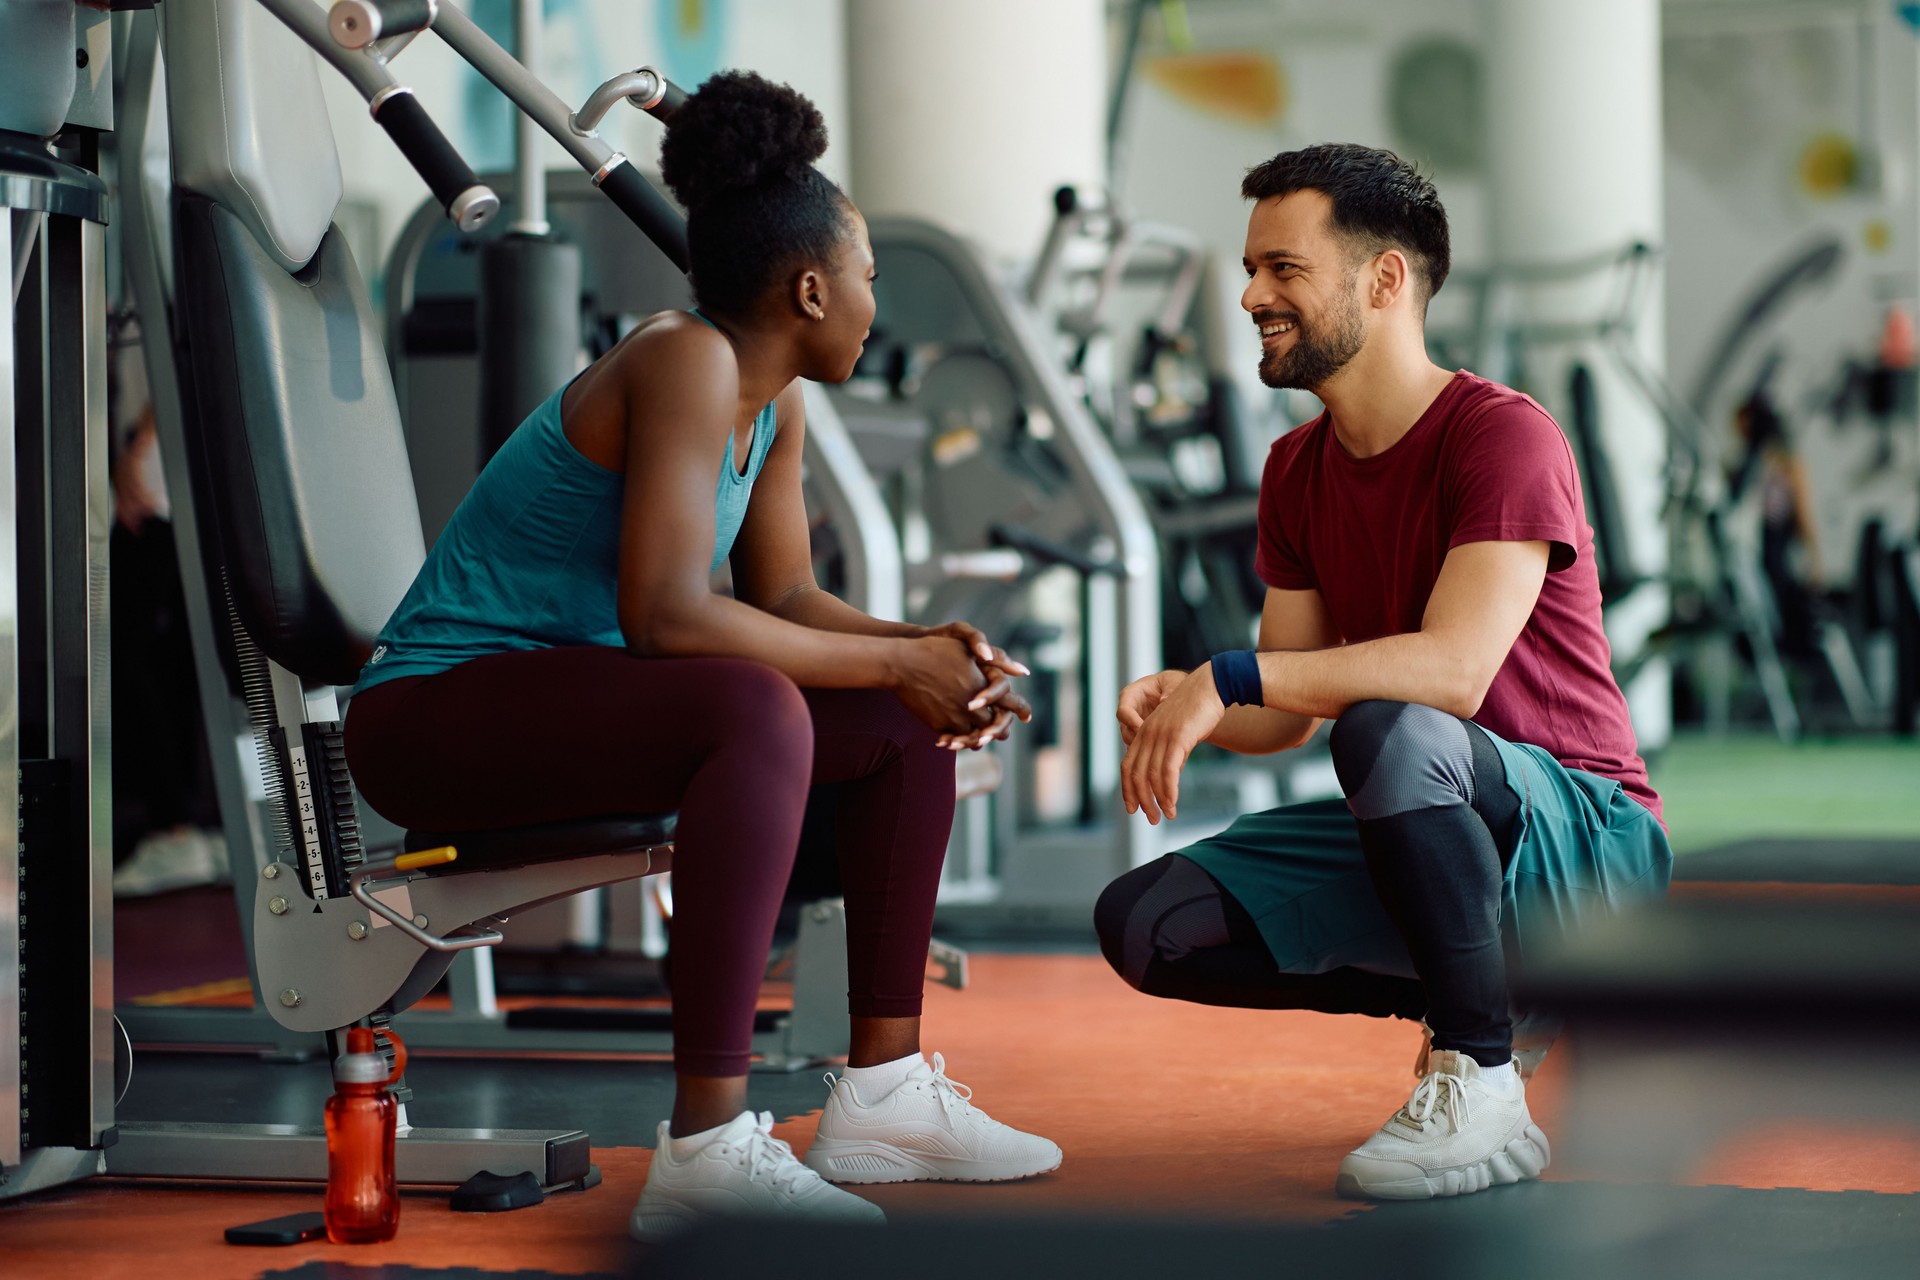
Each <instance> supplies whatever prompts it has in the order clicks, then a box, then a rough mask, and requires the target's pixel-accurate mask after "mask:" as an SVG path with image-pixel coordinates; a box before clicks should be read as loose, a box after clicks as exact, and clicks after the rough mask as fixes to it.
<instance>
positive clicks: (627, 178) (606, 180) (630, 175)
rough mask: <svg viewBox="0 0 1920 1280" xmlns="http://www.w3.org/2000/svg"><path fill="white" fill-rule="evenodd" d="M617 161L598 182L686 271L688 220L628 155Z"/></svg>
mask: <svg viewBox="0 0 1920 1280" xmlns="http://www.w3.org/2000/svg"><path fill="white" fill-rule="evenodd" d="M681 96H682V97H683V98H684V97H685V95H684V94H683V95H681ZM614 160H615V161H616V162H617V163H615V164H614V165H613V167H612V168H610V169H607V170H605V171H603V172H602V173H599V174H596V175H595V177H594V183H595V185H596V186H598V187H599V188H600V190H601V191H603V192H605V193H606V197H607V199H609V200H611V201H613V203H614V204H615V205H616V206H618V207H619V209H620V212H622V213H624V214H626V215H627V218H628V220H629V221H631V222H632V223H633V225H634V226H636V227H638V228H640V230H641V231H642V232H644V233H645V234H646V237H647V239H649V240H651V241H653V242H654V244H656V245H658V246H659V247H660V252H662V253H664V254H666V255H667V257H668V259H669V260H671V261H672V263H673V265H674V266H676V267H678V268H680V270H682V271H686V270H687V269H688V266H687V220H686V219H685V218H683V217H681V216H680V214H679V212H678V211H677V210H675V209H674V207H673V206H672V205H671V204H668V203H667V198H666V197H665V196H663V195H661V194H660V193H659V192H658V191H656V190H654V188H653V184H652V183H651V182H648V181H647V180H646V179H645V178H644V177H642V176H641V175H640V171H639V170H638V169H636V168H634V167H633V164H632V162H631V161H629V160H628V159H627V158H626V157H625V156H615V157H614Z"/></svg>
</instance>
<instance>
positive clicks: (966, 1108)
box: [921, 1053, 986, 1120]
mask: <svg viewBox="0 0 1920 1280" xmlns="http://www.w3.org/2000/svg"><path fill="white" fill-rule="evenodd" d="M921 1087H922V1088H924V1089H929V1090H931V1091H932V1092H933V1096H934V1097H936V1098H938V1099H939V1100H940V1109H941V1110H942V1111H944V1112H945V1113H946V1116H947V1119H949V1120H958V1119H960V1118H962V1117H964V1116H967V1115H979V1116H980V1118H981V1119H985V1118H986V1117H985V1116H984V1115H981V1113H979V1112H976V1111H975V1110H974V1108H973V1103H972V1101H971V1099H972V1097H973V1090H972V1089H970V1088H969V1087H967V1086H966V1085H964V1084H961V1083H960V1082H959V1081H958V1080H955V1079H953V1078H952V1077H950V1076H948V1075H947V1060H946V1059H945V1058H944V1057H942V1056H941V1055H940V1054H937V1053H936V1054H934V1055H933V1075H932V1076H931V1077H930V1078H929V1079H927V1080H924V1081H922V1082H921Z"/></svg>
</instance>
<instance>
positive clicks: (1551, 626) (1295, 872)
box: [1096, 145, 1672, 1199]
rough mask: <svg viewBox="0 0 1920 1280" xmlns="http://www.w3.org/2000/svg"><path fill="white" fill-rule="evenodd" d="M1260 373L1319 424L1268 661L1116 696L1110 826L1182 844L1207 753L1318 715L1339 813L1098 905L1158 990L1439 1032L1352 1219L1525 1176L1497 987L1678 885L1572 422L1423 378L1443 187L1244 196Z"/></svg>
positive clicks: (1392, 184) (1288, 440) (1517, 1094)
mask: <svg viewBox="0 0 1920 1280" xmlns="http://www.w3.org/2000/svg"><path fill="white" fill-rule="evenodd" d="M1241 193H1242V194H1243V195H1244V196H1246V197H1247V198H1248V199H1250V200H1252V201H1254V202H1255V203H1254V206H1253V212H1252V214H1251V217H1250V218H1249V221H1248V226H1247V245H1246V260H1245V264H1244V265H1245V267H1246V271H1247V276H1248V283H1247V289H1246V293H1245V295H1244V296H1243V297H1242V299H1241V305H1242V306H1243V307H1245V309H1246V310H1247V312H1248V313H1249V314H1250V315H1251V317H1252V319H1253V322H1254V324H1256V325H1258V326H1259V328H1260V335H1261V360H1260V376H1261V379H1262V381H1264V382H1265V383H1266V384H1267V385H1268V386H1272V387H1302V388H1305V389H1306V390H1309V391H1311V392H1313V393H1314V394H1315V395H1317V396H1318V397H1319V398H1320V399H1321V401H1322V402H1323V403H1324V404H1325V405H1326V412H1325V413H1324V414H1322V415H1321V416H1320V417H1319V418H1318V419H1316V420H1315V421H1313V422H1310V423H1308V424H1307V425H1306V426H1303V427H1301V428H1299V429H1297V430H1295V431H1293V432H1291V433H1289V434H1288V435H1286V436H1284V437H1282V438H1281V439H1280V440H1279V441H1278V442H1277V443H1276V444H1275V445H1274V447H1273V451H1272V453H1271V455H1270V457H1269V458H1268V461H1267V466H1266V472H1265V474H1264V476H1263V477H1262V479H1261V485H1260V516H1259V547H1258V553H1257V558H1256V560H1255V567H1256V568H1257V570H1258V571H1259V573H1260V576H1261V578H1262V579H1263V580H1264V581H1265V582H1266V583H1267V585H1268V588H1269V590H1268V592H1267V599H1266V604H1265V608H1264V610H1263V612H1262V614H1261V620H1260V638H1259V649H1258V651H1257V652H1255V651H1247V650H1242V651H1237V652H1231V653H1223V654H1217V655H1215V657H1214V658H1213V660H1212V661H1211V662H1209V663H1207V664H1206V665H1204V666H1202V667H1201V668H1200V669H1199V670H1197V671H1194V672H1191V673H1185V672H1179V671H1163V672H1160V673H1159V674H1157V675H1150V676H1147V677H1145V678H1144V679H1141V680H1137V681H1135V682H1134V683H1133V684H1131V685H1129V686H1128V687H1127V688H1126V690H1125V691H1124V692H1123V693H1122V694H1121V698H1120V707H1119V712H1118V717H1119V721H1120V727H1121V733H1122V736H1123V737H1124V738H1125V740H1126V742H1127V745H1128V751H1127V758H1126V763H1125V765H1124V768H1123V771H1122V790H1123V796H1124V799H1125V801H1126V805H1127V811H1128V812H1129V813H1141V814H1144V815H1145V816H1146V818H1147V820H1148V821H1149V822H1156V823H1157V822H1158V821H1159V820H1160V819H1161V818H1162V817H1166V818H1172V817H1174V816H1175V815H1176V814H1177V812H1178V807H1179V802H1180V770H1181V768H1182V766H1183V765H1184V764H1185V762H1186V759H1187V756H1188V755H1189V754H1190V753H1191V752H1192V751H1193V749H1194V747H1195V746H1197V745H1198V744H1199V743H1201V742H1212V743H1214V744H1216V745H1218V746H1221V747H1225V748H1226V749H1228V750H1231V751H1238V752H1244V753H1248V754H1261V753H1267V752H1274V751H1282V750H1285V749H1287V748H1289V747H1294V746H1298V745H1299V744H1300V743H1302V742H1305V741H1306V740H1307V738H1308V737H1309V736H1310V735H1311V734H1312V733H1313V732H1314V730H1315V728H1316V727H1317V726H1318V725H1319V723H1320V722H1321V720H1323V719H1327V720H1332V721H1334V727H1333V731H1332V736H1331V746H1332V752H1333V760H1334V766H1335V769H1336V771H1337V773H1338V776H1339V779H1340V785H1341V789H1342V790H1343V791H1344V792H1345V799H1344V800H1334V801H1322V802H1316V803H1309V804H1300V805H1291V806H1288V807H1285V808H1281V809H1275V810H1272V811H1271V812H1267V813H1259V814H1248V815H1245V816H1243V817H1241V818H1240V819H1239V820H1238V821H1237V822H1235V823H1234V825H1233V826H1232V827H1231V828H1229V829H1228V830H1227V831H1226V832H1225V833H1223V834H1222V835H1220V836H1218V837H1215V838H1214V839H1211V840H1206V841H1202V842H1201V843H1199V844H1196V845H1193V846H1190V847H1188V848H1186V849H1183V850H1181V851H1180V852H1178V853H1174V854H1170V855H1168V856H1167V857H1164V858H1162V859H1160V860H1159V861H1157V862H1153V863H1149V864H1148V865H1146V866H1143V867H1140V868H1138V869H1136V870H1134V871H1132V872H1129V873H1128V874H1126V875H1124V876H1122V877H1121V878H1120V879H1118V880H1116V881H1114V882H1113V883H1112V884H1111V885H1109V886H1108V887H1107V889H1106V891H1105V892H1104V893H1103V894H1102V895H1101V898H1100V902H1099V905H1098V907H1097V908H1096V924H1097V926H1098V928H1099V931H1100V937H1101V944H1102V949H1103V950H1104V951H1105V953H1106V956H1107V959H1108V960H1109V962H1111V963H1112V965H1113V966H1114V968H1115V969H1116V970H1117V971H1118V972H1119V973H1120V974H1121V976H1122V977H1124V978H1125V979H1126V980H1127V981H1128V982H1129V983H1130V984H1132V985H1133V986H1135V987H1137V988H1139V989H1140V990H1141V991H1145V992H1147V993H1149V994H1152V995H1158V996H1165V997H1169V998H1173V999H1180V1000H1193V1001H1197V1002H1200V1003H1203V1004H1216V1005H1234V1006H1241V1007H1247V1008H1260V1009H1316V1010H1320V1011H1322V1012H1328V1013H1366V1014H1371V1015H1374V1016H1377V1017H1386V1016H1399V1017H1403V1018H1408V1019H1424V1021H1425V1024H1426V1027H1427V1029H1428V1034H1429V1037H1430V1043H1429V1045H1428V1046H1426V1047H1423V1049H1422V1051H1421V1055H1420V1060H1419V1062H1418V1064H1417V1065H1416V1068H1415V1070H1416V1074H1417V1075H1418V1076H1419V1078H1420V1083H1419V1084H1418V1085H1417V1086H1416V1087H1415V1089H1414V1091H1413V1094H1412V1097H1411V1098H1410V1099H1409V1100H1408V1102H1407V1104H1406V1106H1405V1107H1403V1108H1401V1110H1400V1111H1398V1112H1397V1113H1396V1114H1395V1115H1394V1116H1393V1117H1391V1118H1390V1119H1389V1120H1388V1121H1387V1122H1386V1124H1385V1125H1383V1126H1382V1127H1381V1129H1380V1130H1379V1131H1378V1132H1377V1133H1375V1134H1374V1136H1373V1137H1371V1138H1369V1139H1368V1140H1367V1141H1366V1142H1365V1143H1364V1144H1362V1145H1361V1146H1360V1147H1359V1149H1357V1150H1356V1151H1354V1152H1353V1153H1352V1154H1350V1155H1348V1156H1347V1157H1346V1159H1345V1160H1344V1161H1342V1162H1341V1166H1340V1172H1339V1176H1338V1179H1337V1181H1336V1184H1335V1186H1336V1189H1337V1190H1338V1191H1339V1192H1340V1193H1341V1194H1343V1195H1350V1196H1360V1197H1369V1198H1381V1199H1418V1198H1424V1197H1428V1196H1436V1195H1456V1194H1460V1193H1462V1192H1469V1191H1478V1190H1481V1189H1483V1188H1485V1187H1487V1186H1490V1185H1492V1184H1494V1183H1510V1182H1517V1181H1519V1180H1521V1179H1523V1178H1531V1177H1535V1176H1537V1175H1538V1174H1539V1173H1540V1171H1541V1170H1542V1169H1543V1168H1544V1167H1545V1166H1546V1164H1547V1160H1548V1156H1549V1152H1548V1146H1547V1140H1546V1137H1545V1135H1543V1134H1542V1133H1541V1132H1540V1130H1539V1129H1538V1127H1536V1126H1535V1125H1534V1124H1533V1121H1532V1118H1531V1117H1530V1116H1529V1115H1528V1112H1527V1104H1526V1095H1525V1085H1524V1080H1523V1078H1522V1074H1521V1073H1522V1072H1523V1071H1526V1072H1529V1073H1530V1069H1531V1067H1532V1066H1534V1065H1537V1063H1538V1060H1539V1057H1540V1056H1542V1055H1543V1054H1544V1052H1545V1045H1546V1041H1547V1040H1548V1039H1550V1035H1548V1034H1547V1033H1545V1031H1544V1029H1543V1028H1539V1029H1536V1028H1534V1027H1532V1026H1531V1025H1530V1023H1531V1022H1532V1021H1533V1020H1529V1019H1524V1018H1523V1019H1522V1024H1521V1030H1522V1036H1521V1043H1520V1046H1519V1053H1520V1062H1519V1064H1518V1065H1519V1067H1520V1070H1519V1071H1517V1070H1516V1063H1515V1044H1514V1029H1513V1025H1512V1022H1511V1020H1510V1015H1509V1007H1508V997H1507V973H1508V966H1509V964H1510V962H1511V961H1512V960H1515V959H1520V958H1524V956H1525V955H1526V954H1527V952H1528V951H1529V950H1530V949H1531V948H1533V947H1535V946H1538V945H1539V944H1541V943H1542V942H1546V941H1551V940H1552V939H1554V938H1555V937H1558V936H1560V935H1561V934H1563V933H1565V932H1566V931H1568V930H1569V929H1572V928H1574V927H1577V926H1578V924H1579V923H1580V922H1581V921H1582V920H1584V919H1586V918H1589V917H1591V916H1593V915H1595V914H1600V913H1605V912H1607V911H1610V910H1613V909H1615V908H1616V907H1618V906H1619V905H1620V904H1622V903H1624V902H1626V901H1628V900H1631V899H1635V898H1641V897H1646V896H1652V895H1657V894H1660V893H1663V892H1664V891H1665V889H1666V884H1667V878H1668V871H1669V867H1670V864H1671V861H1672V855H1671V852H1670V851H1669V849H1668V846H1667V841H1666V835H1665V832H1664V830H1663V828H1662V826H1661V824H1660V821H1659V810H1660V800H1659V797H1658V796H1657V795H1655V794H1654V792H1653V790H1652V788H1651V787H1650V786H1649V785H1648V782H1647V770H1646V765H1645V764H1644V763H1643V762H1642V761H1641V759H1640V756H1639V753H1638V749H1637V747H1636V746H1635V743H1634V737H1633V730H1632V726H1631V724H1630V723H1629V721H1628V718H1627V707H1626V700H1625V699H1624V698H1623V697H1622V696H1621V694H1620V690H1619V687H1618V686H1617V685H1616V684H1615V683H1614V681H1613V677H1612V674H1611V672H1610V669H1609V665H1608V664H1609V653H1608V648H1607V641H1606V637H1605V634H1604V633H1603V631H1602V630H1601V622H1600V589H1599V582H1598V578H1597V575H1596V573H1595V568H1594V559H1593V541H1592V530H1591V529H1589V528H1588V527H1587V525H1586V521H1585V519H1584V515H1583V506H1582V500H1581V494H1580V481H1579V475H1578V472H1577V470H1576V468H1575V465H1574V460H1573V455H1572V452H1571V450H1570V449H1569V448H1568V446H1567V442H1566V440H1565V438H1564V437H1563V436H1562V435H1561V433H1560V431H1559V428H1558V427H1556V426H1555V424H1554V422H1553V420H1552V419H1551V418H1549V417H1548V416H1547V414H1546V412H1545V411H1544V410H1542V409H1541V408H1540V406H1539V405H1538V404H1536V403H1534V402H1533V401H1532V400H1530V399H1529V398H1527V397H1526V396H1524V395H1521V394H1519V393H1518V392H1515V391H1512V390H1509V389H1508V388H1506V387H1502V386H1499V385H1497V384H1495V383H1492V382H1488V381H1486V380H1485V379H1482V378H1477V377H1475V376H1473V375H1472V374H1470V373H1465V372H1460V373H1452V372H1449V371H1447V370H1445V369H1441V368H1439V367H1437V366H1435V365H1434V364H1433V363H1432V361H1430V360H1429V359H1428V358H1427V351H1426V342H1425V335H1424V327H1425V320H1426V310H1427V302H1428V300H1429V299H1430V298H1431V297H1432V296H1433V294H1434V292H1435V291H1436V290H1437V289H1439V288H1440V286H1441V284H1442V283H1443V282H1444V281H1445V279H1446V276H1447V269H1448V265H1449V247H1448V233H1447V220H1446V213H1445V211H1444V210H1443V209H1442V208H1441V206H1440V201H1439V198H1438V196H1437V195H1436V194H1435V192H1434V189H1433V185H1432V183H1430V182H1429V181H1427V179H1425V178H1423V177H1421V176H1420V175H1419V174H1418V173H1417V172H1415V171H1414V169H1413V168H1412V167H1411V166H1409V165H1407V164H1406V163H1404V162H1403V161H1401V160H1400V159H1399V158H1398V157H1396V156H1394V155H1392V154H1391V153H1389V152H1385V151H1377V150H1372V149H1369V148H1366V147H1359V146H1347V145H1324V146H1315V147H1309V148H1307V149H1305V150H1302V151H1293V152H1287V153H1284V154H1282V155H1278V156H1276V157H1274V158H1273V159H1272V160H1270V161H1268V162H1267V163H1265V164H1262V165H1260V166H1258V167H1256V168H1255V169H1253V170H1252V171H1250V172H1249V173H1248V174H1247V177H1246V181H1245V182H1244V183H1243V184H1242V186H1241Z"/></svg>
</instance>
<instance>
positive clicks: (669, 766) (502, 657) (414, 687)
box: [346, 647, 954, 1076]
mask: <svg viewBox="0 0 1920 1280" xmlns="http://www.w3.org/2000/svg"><path fill="white" fill-rule="evenodd" d="M346 736H347V760H348V763H349V764H350V765H351V766H352V769H353V776H354V781H355V782H356V783H357V784H358V785H359V787H360V792H361V795H362V796H363V797H364V798H365V799H366V801H367V802H368V803H369V804H371V805H372V806H373V807H374V809H376V810H377V811H378V812H380V813H381V814H383V815H385V816H386V817H387V818H388V819H389V820H391V821H393V822H397V823H400V824H402V825H404V826H409V827H423V828H426V829H429V830H437V831H462V830H474V829H477V828H488V827H513V826H525V825H534V824H539V823H547V822H559V821H564V820H567V819H572V818H588V817H595V816H600V815H612V814H620V813H658V812H663V811H665V810H669V809H677V810H678V811H679V814H680V825H679V830H678V834H677V836H676V845H677V847H676V850H675V853H674V864H673V884H674V893H673V901H674V927H673V948H674V960H675V963H674V999H673V1004H674V1009H673V1060H674V1065H675V1067H676V1068H677V1069H678V1070H679V1071H680V1072H681V1073H682V1074H687V1075H703V1076H732V1075H742V1074H745V1072H746V1070H747V1063H748V1056H749V1050H750V1047H751V1042H752V1035H753V1011H754V1004H755V1000H756V998H757V996H758V995H759V991H760V982H761V976H762V974H763V973H764V972H765V970H766V963H767V948H768V946H769V944H770V942H771V940H772V937H773V928H774V921H775V917H776V916H777V915H778V913H779V909H780V900H781V897H782V895H783V893H784V891H785V889H786V885H787V878H788V874H789V872H790V871H791V869H792V867H793V860H794V853H795V850H796V848H797V844H798V840H799V836H800V819H801V815H802V812H803V810H804V809H805V807H806V802H807V792H808V787H809V785H810V784H812V783H830V782H831V783H840V784H842V786H841V788H840V793H839V797H838V803H837V806H836V808H835V845H836V848H837V851H838V854H839V861H840V875H841V882H842V885H843V888H844V890H845V894H846V900H847V979H848V1006H849V1008H850V1010H851V1011H852V1013H853V1014H854V1015H855V1016H858V1017H878V1018H885V1017H912V1016H916V1015H918V1014H919V1012H920V997H921V986H922V982H923V979H924V977H925V974H926V967H927V939H928V935H929V934H930V933H931V931H932V928H933V897H934V891H935V889H936V888H937V887H938V885H939V881H940V864H941V861H942V860H943V859H944V857H945V855H946V847H947V835H948V832H949V831H950V830H951V828H952V826H953V801H954V796H953V765H954V757H953V754H952V753H951V752H948V751H944V750H941V749H940V748H939V747H937V746H935V745H934V733H933V730H931V729H929V728H928V727H927V726H926V725H924V724H922V723H920V721H919V720H917V719H915V718H914V716H913V715H912V714H911V713H909V712H908V711H907V709H906V708H905V707H904V706H902V705H901V703H900V700H899V699H898V698H896V697H894V696H893V695H892V694H891V693H888V692H886V691H885V690H881V689H799V688H796V687H795V686H794V683H793V681H791V680H789V679H787V677H785V676H783V675H781V674H780V673H779V672H777V671H775V670H773V669H772V668H770V667H765V666H762V665H760V664H758V663H754V662H746V661H742V660H739V659H734V658H648V659H639V658H634V657H631V656H629V655H628V654H626V653H625V652H623V651H622V650H619V649H612V648H597V647H596V648H565V649H537V650H533V651H531V652H526V653H504V654H494V655H491V656H488V657H484V658H475V659H473V660H471V661H469V662H465V663H462V664H461V665H459V666H457V667H454V668H453V669H452V670H449V671H445V672H442V673H440V674H438V675H432V676H423V677H411V678H403V679H398V680H393V681H389V682H388V683H386V684H382V685H376V686H375V687H373V688H372V689H369V690H367V691H366V692H365V693H362V694H360V695H358V696H357V697H355V698H354V700H353V704H352V706H351V707H350V708H349V709H348V713H347V729H346Z"/></svg>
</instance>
